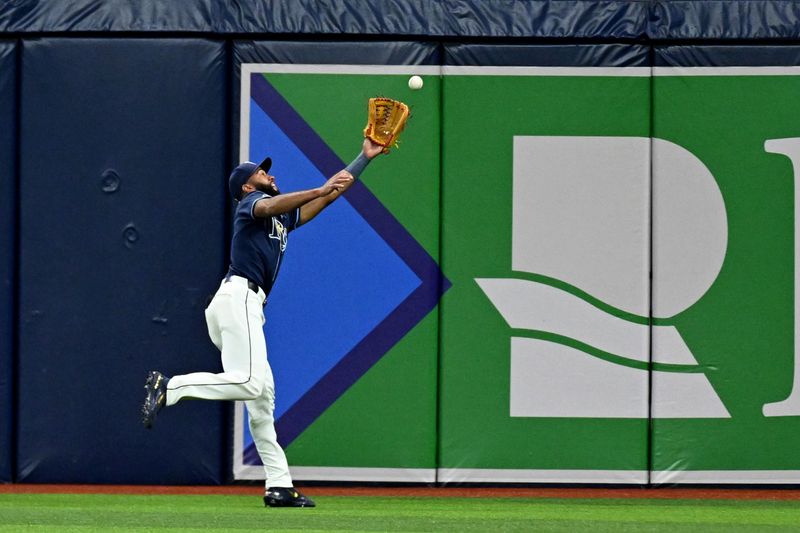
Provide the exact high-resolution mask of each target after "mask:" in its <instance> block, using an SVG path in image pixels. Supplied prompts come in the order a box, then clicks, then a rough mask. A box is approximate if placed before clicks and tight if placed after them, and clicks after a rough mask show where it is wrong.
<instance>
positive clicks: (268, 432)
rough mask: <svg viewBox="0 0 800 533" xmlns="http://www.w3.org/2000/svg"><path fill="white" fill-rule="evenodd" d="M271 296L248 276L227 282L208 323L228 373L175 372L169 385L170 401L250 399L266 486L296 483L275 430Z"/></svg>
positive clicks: (252, 425) (211, 307)
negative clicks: (267, 305)
mask: <svg viewBox="0 0 800 533" xmlns="http://www.w3.org/2000/svg"><path fill="white" fill-rule="evenodd" d="M265 298H266V295H265V294H264V291H263V290H261V289H259V291H258V294H256V293H255V292H253V291H252V290H250V289H249V288H248V287H247V279H245V278H242V277H239V276H231V277H230V280H229V281H223V282H222V284H221V285H220V288H219V290H218V291H217V293H216V294H215V295H214V299H213V300H211V304H210V305H209V306H208V308H207V309H206V324H207V325H208V334H209V336H210V337H211V340H212V342H213V343H214V344H215V345H216V347H217V348H219V350H220V351H221V352H222V369H223V372H222V373H220V374H211V373H208V372H196V373H193V374H185V375H182V376H173V377H172V378H170V380H169V383H168V385H167V405H168V406H169V405H175V404H176V403H178V402H179V401H181V400H183V399H191V398H196V399H202V400H242V401H244V402H245V406H246V407H247V412H248V415H249V416H248V418H249V420H250V433H251V434H252V435H253V440H254V441H255V445H256V449H257V450H258V454H259V456H260V457H261V462H263V463H264V470H265V472H266V486H267V487H291V486H292V478H291V476H290V474H289V465H288V464H287V462H286V454H284V452H283V449H282V448H281V446H280V444H278V438H277V434H276V433H275V419H274V418H273V414H274V412H275V383H274V381H273V378H272V369H271V368H270V367H269V363H268V362H267V345H266V341H265V339H264V330H263V325H264V300H265Z"/></svg>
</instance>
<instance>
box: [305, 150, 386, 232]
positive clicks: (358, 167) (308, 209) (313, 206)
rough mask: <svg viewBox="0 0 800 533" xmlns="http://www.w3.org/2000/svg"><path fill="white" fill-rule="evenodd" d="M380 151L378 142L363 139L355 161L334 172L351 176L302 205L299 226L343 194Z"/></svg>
mask: <svg viewBox="0 0 800 533" xmlns="http://www.w3.org/2000/svg"><path fill="white" fill-rule="evenodd" d="M382 152H383V147H382V146H380V145H379V144H375V143H374V142H372V141H371V140H369V139H364V144H362V145H361V153H360V154H359V156H358V157H357V158H356V159H355V161H353V162H352V163H350V164H349V165H348V166H347V168H345V169H344V170H342V171H340V172H339V173H338V174H336V176H338V175H339V174H342V173H343V172H344V173H346V174H347V175H349V176H350V177H351V180H350V182H349V183H347V184H346V185H345V186H343V187H341V188H339V189H337V190H336V191H334V192H332V193H331V194H329V195H327V196H324V197H320V198H317V199H315V200H312V201H310V202H308V203H307V204H305V205H303V207H301V208H300V220H299V222H298V224H297V225H298V226H299V225H301V224H305V223H306V222H309V221H310V220H311V219H313V218H314V217H315V216H317V215H318V214H320V212H321V211H322V210H323V209H325V208H326V207H328V206H329V205H330V204H331V203H333V201H334V200H336V199H337V198H338V197H339V196H341V195H342V194H344V192H345V191H346V190H347V189H349V188H350V186H351V185H352V184H353V181H355V180H354V178H357V177H358V175H359V174H361V172H363V171H364V168H365V167H366V166H367V164H368V163H369V162H370V160H372V159H373V158H375V157H376V156H378V155H379V154H381V153H382ZM336 176H334V177H336ZM331 179H333V178H331Z"/></svg>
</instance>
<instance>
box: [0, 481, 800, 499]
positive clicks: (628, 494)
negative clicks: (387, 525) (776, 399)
mask: <svg viewBox="0 0 800 533" xmlns="http://www.w3.org/2000/svg"><path fill="white" fill-rule="evenodd" d="M262 490H263V489H262V488H261V487H254V486H241V485H225V486H162V485H39V484H36V485H34V484H22V483H16V484H6V485H0V494H150V495H153V494H189V495H191V494H208V495H213V494H224V495H243V496H260V495H261V493H262ZM303 492H304V493H306V494H308V495H309V496H383V497H394V496H398V497H434V498H653V499H703V500H714V499H716V500H800V490H797V489H734V488H715V489H706V488H702V489H701V488H660V489H646V488H620V489H601V488H512V487H489V488H486V487H481V488H470V487H304V488H303Z"/></svg>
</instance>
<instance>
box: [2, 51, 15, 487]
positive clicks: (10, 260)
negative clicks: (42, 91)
mask: <svg viewBox="0 0 800 533" xmlns="http://www.w3.org/2000/svg"><path fill="white" fill-rule="evenodd" d="M16 87H17V45H16V43H15V42H12V41H0V124H5V125H6V127H4V128H2V129H0V482H4V481H11V479H12V472H13V468H12V452H11V450H12V443H13V440H12V439H13V431H14V425H13V424H14V416H13V414H14V410H13V393H14V390H13V387H14V381H13V380H14V359H15V357H16V354H15V353H14V316H15V312H14V268H15V263H16V259H15V253H14V242H15V235H16V219H15V203H16V202H15V198H16V192H17V187H16V179H17V172H16V168H15V166H16V161H15V159H16V135H17V131H16V107H17V106H16Z"/></svg>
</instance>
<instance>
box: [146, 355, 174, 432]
mask: <svg viewBox="0 0 800 533" xmlns="http://www.w3.org/2000/svg"><path fill="white" fill-rule="evenodd" d="M168 382H169V378H167V377H165V376H164V374H162V373H161V372H156V371H155V370H151V371H150V372H149V373H148V374H147V381H145V383H144V390H146V391H147V395H146V396H145V398H144V404H143V405H142V424H144V427H146V428H147V429H150V428H151V427H153V422H155V420H156V415H157V414H158V412H159V411H160V410H161V408H162V407H164V404H166V403H167V383H168Z"/></svg>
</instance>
